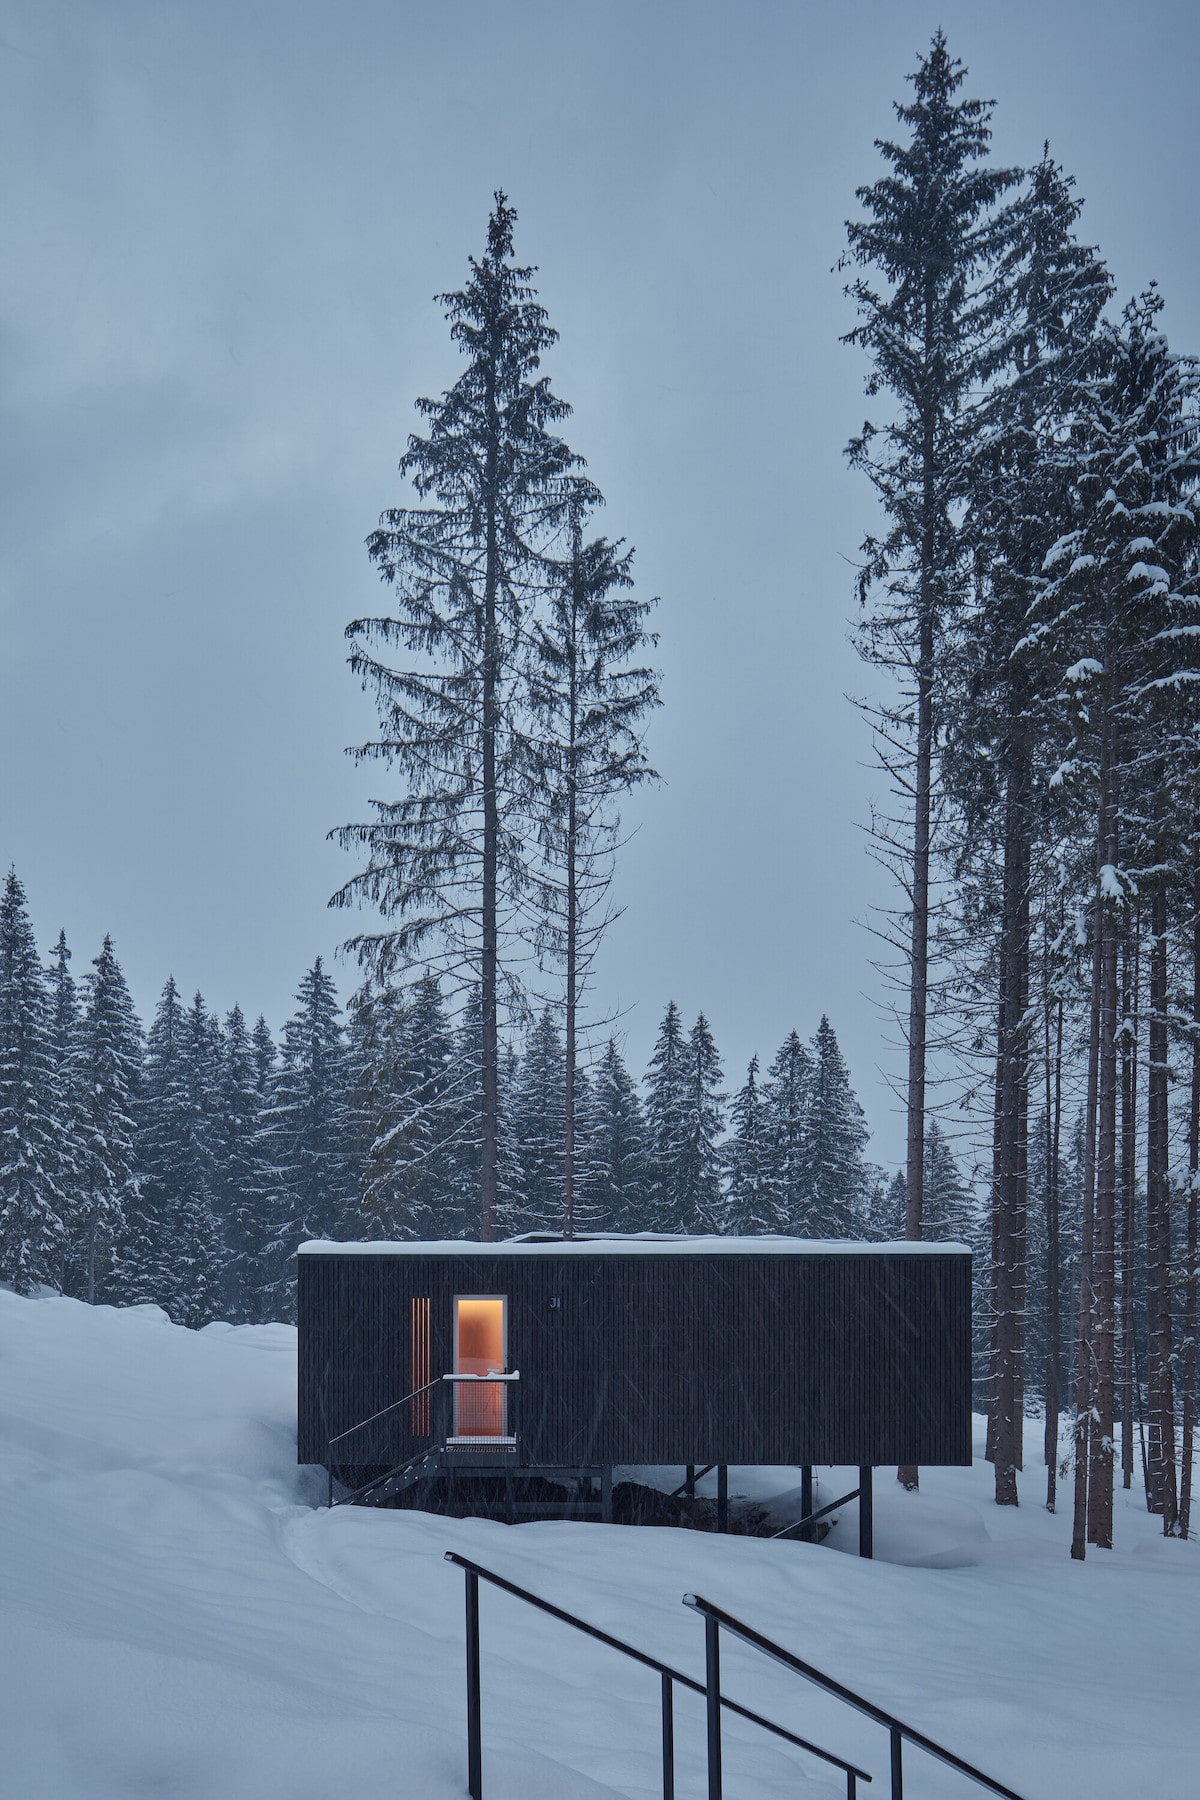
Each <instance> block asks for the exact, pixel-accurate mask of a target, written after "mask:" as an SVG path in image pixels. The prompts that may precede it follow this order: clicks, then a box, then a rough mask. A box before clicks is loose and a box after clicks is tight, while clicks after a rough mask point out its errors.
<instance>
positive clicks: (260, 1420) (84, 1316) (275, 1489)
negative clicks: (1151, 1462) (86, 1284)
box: [0, 1291, 1200, 1800]
mask: <svg viewBox="0 0 1200 1800" xmlns="http://www.w3.org/2000/svg"><path fill="white" fill-rule="evenodd" d="M294 1384H295V1335H294V1333H293V1332H291V1331H290V1330H288V1329H286V1328H284V1327H282V1326H267V1327H242V1328H237V1329H232V1328H230V1327H227V1326H210V1327H209V1328H208V1329H207V1330H205V1331H202V1332H188V1331H184V1330H181V1329H179V1328H177V1327H175V1326H172V1325H170V1324H169V1323H168V1322H167V1321H166V1319H165V1318H164V1317H163V1315H162V1314H161V1313H159V1312H158V1311H157V1310H155V1309H154V1308H148V1307H143V1308H134V1309H132V1310H129V1311H124V1312H120V1311H115V1310H112V1309H109V1308H104V1307H99V1308H88V1307H85V1306H83V1305H80V1304H79V1303H77V1302H74V1301H68V1300H60V1299H56V1298H47V1299H38V1300H20V1299H17V1298H15V1297H14V1296H13V1295H12V1294H10V1293H8V1292H6V1291H0V1546H2V1549H0V1715H2V1716H0V1743H2V1744H3V1751H2V1762H0V1767H2V1768H3V1772H4V1773H3V1780H2V1781H0V1791H2V1792H3V1793H4V1794H5V1795H8V1794H12V1795H20V1796H28V1797H29V1800H142V1797H145V1800H150V1797H151V1796H153V1797H154V1800H164V1797H169V1800H318V1796H319V1797H320V1800H328V1796H330V1795H331V1794H334V1793H346V1792H354V1791H360V1792H363V1793H376V1792H378V1793H381V1794H382V1793H387V1794H389V1795H392V1796H401V1797H402V1800H409V1797H411V1800H451V1797H454V1800H458V1797H459V1796H461V1795H463V1794H464V1793H465V1787H466V1776H465V1754H464V1720H463V1711H464V1708H463V1685H462V1662H463V1646H462V1580H461V1576H460V1575H459V1574H458V1572H457V1571H455V1570H454V1569H452V1568H450V1567H449V1566H448V1565H447V1564H445V1563H444V1561H443V1560H442V1558H443V1552H444V1551H445V1550H447V1549H450V1548H457V1549H460V1550H462V1551H463V1552H465V1553H466V1554H468V1555H471V1556H474V1557H476V1558H477V1559H478V1560H480V1561H481V1562H484V1563H487V1564H490V1565H492V1566H494V1567H496V1568H497V1569H499V1570H501V1571H503V1572H505V1573H507V1574H509V1575H511V1576H512V1577H513V1578H514V1579H515V1580H517V1581H519V1582H522V1583H523V1584H524V1585H527V1586H529V1587H532V1588H534V1589H535V1590H537V1591H539V1592H542V1593H544V1594H547V1595H548V1596H550V1597H552V1598H554V1599H557V1600H558V1601H560V1603H562V1604H564V1605H565V1606H567V1607H569V1608H571V1609H572V1610H574V1611H577V1612H579V1613H581V1614H583V1615H584V1616H585V1617H587V1618H589V1619H592V1620H594V1621H595V1622H597V1623H598V1624H600V1625H603V1626H606V1627H607V1628H608V1629H610V1630H612V1631H614V1632H616V1633H617V1634H618V1635H621V1636H625V1637H628V1638H629V1639H631V1640H632V1641H633V1642H635V1643H637V1644H639V1645H641V1646H644V1647H645V1648H647V1649H650V1650H652V1651H655V1652H657V1653H658V1654H660V1655H662V1656H663V1657H664V1658H666V1659H668V1660H671V1661H674V1662H675V1663H676V1664H677V1665H678V1666H680V1667H683V1668H685V1669H688V1670H690V1671H692V1672H694V1673H696V1674H699V1673H700V1671H701V1669H702V1663H703V1642H702V1637H703V1634H702V1629H701V1626H700V1622H699V1621H698V1619H696V1617H695V1616H694V1615H693V1614H692V1613H690V1612H689V1611H688V1610H687V1609H685V1608H684V1607H683V1606H682V1605H681V1604H680V1600H681V1597H682V1595H683V1594H684V1593H685V1592H686V1591H689V1590H692V1591H696V1592H699V1593H702V1594H705V1595H707V1596H708V1597H710V1598H711V1599H713V1600H715V1601H717V1602H718V1604H721V1605H724V1606H727V1607H728V1608H729V1609H730V1610H731V1611H733V1612H736V1613H739V1614H740V1615H741V1616H742V1617H744V1618H746V1619H747V1620H749V1621H750V1622H751V1623H753V1624H755V1625H757V1626H759V1627H760V1628H761V1629H763V1630H764V1631H766V1632H768V1633H769V1634H771V1635H774V1636H776V1637H778V1638H780V1639H781V1640H783V1641H784V1642H785V1643H788V1644H790V1645H792V1646H793V1647H794V1648H795V1649H796V1650H797V1651H798V1652H799V1653H800V1654H802V1655H804V1656H807V1657H809V1658H810V1659H811V1660H812V1661H814V1662H816V1663H817V1664H818V1665H819V1666H821V1667H824V1668H826V1669H828V1670H829V1672H830V1673H832V1674H834V1675H836V1676H838V1677H840V1678H841V1679H843V1680H845V1681H847V1682H848V1683H850V1684H851V1685H853V1686H856V1687H858V1688H859V1689H860V1690H862V1691H864V1692H865V1693H867V1694H869V1695H870V1696H871V1697H872V1698H874V1699H876V1700H878V1701H879V1702H880V1703H881V1704H883V1705H887V1706H891V1707H893V1708H895V1710H896V1711H898V1712H899V1713H900V1714H901V1715H902V1716H904V1717H906V1718H908V1719H909V1720H910V1721H911V1722H912V1723H913V1724H915V1725H917V1726H919V1727H921V1728H922V1729H924V1730H926V1731H927V1732H929V1733H930V1734H931V1735H933V1736H934V1737H940V1738H942V1739H943V1740H944V1741H945V1742H947V1743H948V1744H949V1745H950V1746H951V1747H952V1748H954V1749H956V1750H958V1751H959V1752H960V1753H961V1754H963V1755H965V1756H968V1757H970V1758H972V1759H974V1760H976V1761H978V1762H979V1763H981V1764H982V1765H983V1766H984V1767H985V1768H988V1769H989V1770H991V1771H993V1772H994V1773H995V1774H997V1775H998V1776H1000V1778H1001V1779H1003V1780H1006V1781H1007V1782H1009V1783H1010V1784H1011V1785H1012V1786H1014V1787H1016V1788H1017V1789H1018V1790H1019V1791H1021V1792H1022V1793H1024V1794H1026V1795H1027V1796H1028V1800H1049V1797H1050V1796H1056V1797H1060V1796H1061V1797H1066V1800H1070V1797H1072V1796H1076V1795H1079V1796H1084V1795H1086V1796H1087V1800H1108V1797H1110V1796H1111V1797H1112V1800H1116V1797H1117V1796H1121V1797H1122V1800H1124V1797H1125V1796H1129V1795H1136V1794H1140V1793H1148V1792H1150V1791H1157V1792H1164V1793H1179V1794H1182V1793H1189V1792H1194V1791H1196V1788H1197V1786H1198V1768H1200V1718H1198V1717H1197V1712H1196V1708H1195V1702H1194V1684H1195V1671H1196V1667H1197V1650H1198V1648H1200V1556H1198V1552H1197V1547H1196V1546H1195V1545H1191V1546H1185V1545H1180V1544H1168V1543H1164V1542H1162V1540H1161V1539H1159V1538H1158V1537H1157V1535H1156V1528H1155V1524H1154V1522H1153V1521H1152V1520H1150V1519H1148V1518H1147V1517H1146V1515H1145V1513H1144V1512H1143V1511H1140V1510H1139V1507H1138V1504H1137V1503H1136V1496H1134V1498H1133V1500H1131V1501H1125V1502H1124V1504H1122V1506H1121V1508H1120V1511H1119V1517H1118V1548H1117V1550H1116V1551H1115V1552H1113V1553H1112V1554H1110V1555H1105V1556H1101V1555H1099V1554H1098V1553H1093V1554H1092V1556H1091V1557H1090V1558H1089V1560H1088V1561H1087V1563H1086V1564H1084V1565H1082V1566H1080V1565H1076V1564H1072V1563H1071V1562H1070V1560H1069V1558H1068V1555H1067V1544H1068V1539H1069V1529H1070V1522H1069V1519H1068V1518H1067V1517H1066V1516H1065V1515H1060V1516H1059V1517H1057V1518H1050V1517H1048V1516H1047V1515H1046V1514H1045V1512H1044V1511H1042V1510H1041V1509H1040V1508H1039V1507H1038V1506H1037V1505H1036V1493H1037V1490H1038V1488H1039V1486H1040V1480H1041V1473H1040V1470H1037V1469H1034V1470H1032V1471H1031V1474H1030V1476H1029V1477H1028V1478H1027V1481H1026V1487H1027V1490H1028V1493H1029V1502H1030V1503H1029V1504H1028V1505H1027V1506H1026V1507H1024V1508H1022V1509H1021V1510H1020V1511H1019V1512H1016V1513H1010V1512H999V1511H997V1509H996V1508H995V1507H993V1506H991V1505H990V1504H989V1502H988V1479H989V1473H990V1472H989V1471H988V1470H987V1468H986V1466H985V1465H982V1464H977V1465H976V1467H975V1468H974V1469H972V1470H933V1471H928V1472H926V1475H925V1477H924V1488H923V1491H922V1493H921V1494H920V1495H917V1496H911V1497H910V1496H905V1495H903V1494H901V1493H900V1492H899V1490H897V1489H894V1485H893V1484H892V1483H891V1482H890V1481H888V1480H886V1479H883V1478H881V1479H880V1480H879V1483H878V1498H877V1506H876V1519H877V1542H878V1548H879V1551H880V1553H881V1554H880V1559H879V1560H877V1561H876V1562H875V1563H873V1564H866V1563H860V1562H858V1561H857V1560H856V1559H855V1558H853V1557H852V1556H840V1555H838V1554H836V1553H835V1549H834V1548H832V1547H831V1546H830V1545H828V1544H827V1545H825V1546H822V1547H820V1548H818V1547H815V1546H807V1545H800V1544H770V1543H767V1542H764V1541H761V1540H753V1539H746V1538H728V1539H718V1538H716V1537H714V1536H709V1535H707V1534H703V1533H699V1532H679V1531H665V1530H643V1531H638V1530H632V1529H628V1528H622V1527H619V1526H616V1527H604V1526H600V1525H594V1524H579V1525H575V1524H550V1525H546V1524H542V1525H522V1526H518V1527H516V1528H514V1529H508V1528H506V1527H504V1526H502V1525H497V1524H492V1523H488V1522H486V1521H473V1520H467V1521H453V1520H443V1519H439V1518H434V1517H431V1516H427V1515H423V1514H419V1513H410V1514H405V1513H375V1512H370V1511H366V1510H363V1509H355V1508H346V1509H343V1510H339V1511H335V1512H334V1513H332V1514H331V1513H328V1512H325V1511H323V1510H320V1509H319V1508H318V1507H317V1506H316V1505H315V1502H316V1501H317V1499H318V1498H319V1494H320V1486H319V1481H318V1479H316V1478H315V1477H314V1475H313V1474H312V1472H308V1471H297V1469H296V1468H295V1465H294V1461H293V1457H294V1436H293V1432H294ZM843 1473H846V1474H847V1475H848V1472H837V1471H833V1472H822V1483H823V1486H822V1492H823V1494H824V1495H825V1496H827V1497H830V1498H832V1497H835V1496H836V1495H837V1494H838V1493H839V1492H841V1491H843V1490H842V1488H841V1487H840V1486H839V1485H838V1483H839V1481H841V1479H842V1474H843ZM794 1479H795V1476H794V1472H790V1473H789V1472H787V1471H778V1472H763V1471H757V1472H753V1473H752V1474H751V1473H750V1472H748V1474H747V1482H746V1486H747V1487H748V1488H750V1489H752V1490H753V1491H755V1492H756V1493H758V1494H759V1495H763V1494H765V1493H767V1492H768V1491H769V1490H770V1489H771V1488H772V1487H774V1488H775V1489H779V1488H782V1487H786V1486H788V1485H789V1484H791V1483H792V1482H794ZM852 1484H853V1483H852V1480H851V1479H849V1478H847V1479H846V1481H845V1486H846V1487H849V1486H851V1485H852ZM734 1485H735V1487H736V1486H737V1483H736V1482H735V1483H734ZM855 1531H856V1522H855V1519H854V1514H853V1508H848V1509H847V1512H846V1516H845V1519H844V1520H843V1522H842V1523H841V1524H840V1525H839V1526H838V1528H837V1529H836V1530H835V1533H834V1536H833V1539H832V1540H831V1544H833V1545H836V1544H837V1543H838V1541H839V1539H841V1538H842V1537H844V1538H845V1540H846V1543H847V1547H850V1546H852V1544H853V1541H854V1537H855ZM482 1612H483V1681H484V1745H485V1763H484V1771H485V1788H486V1792H487V1795H488V1800H588V1797H589V1796H591V1797H593V1800H598V1797H599V1796H600V1795H603V1794H612V1793H614V1792H615V1793H619V1794H622V1795H626V1796H630V1797H631V1800H632V1797H634V1796H636V1797H637V1800H643V1797H645V1800H650V1797H651V1796H655V1795H657V1794H658V1793H660V1792H661V1787H660V1777H659V1765H658V1760H657V1743H658V1687H657V1682H656V1681H655V1680H654V1678H653V1677H652V1676H650V1675H648V1674H647V1673H646V1672H645V1671H642V1670H639V1669H638V1668H637V1667H635V1666H634V1665H632V1664H628V1663H626V1662H624V1661H622V1660H620V1659H617V1658H616V1657H615V1656H614V1655H613V1654H612V1653H610V1652H608V1651H605V1650H604V1649H603V1648H602V1647H601V1646H599V1645H594V1644H592V1643H591V1642H590V1641H588V1640H586V1639H584V1638H582V1637H581V1636H579V1635H578V1634H575V1633H568V1632H567V1631H566V1629H565V1628H564V1627H562V1626H559V1625H557V1624H556V1623H555V1622H554V1621H553V1620H550V1619H545V1618H543V1617H541V1616H540V1615H536V1614H534V1613H532V1612H531V1611H530V1610H529V1609H528V1608H520V1607H518V1605H517V1603H516V1602H514V1601H510V1600H509V1599H508V1598H507V1597H505V1596H502V1595H498V1594H496V1593H495V1592H494V1591H491V1592H489V1591H486V1590H485V1592H484V1596H483V1602H482ZM724 1668H725V1675H726V1683H727V1687H728V1689H729V1691H730V1692H731V1693H733V1694H734V1695H735V1696H736V1697H737V1698H740V1699H743V1700H745V1701H747V1702H748V1703H749V1704H751V1705H753V1706H756V1707H757V1708H759V1709H760V1710H762V1711H764V1712H766V1713H768V1714H770V1715H771V1716H773V1717H775V1718H777V1719H779V1720H780V1721H781V1722H783V1723H785V1724H791V1725H792V1726H793V1728H794V1729H796V1730H798V1731H800V1732H803V1733H805V1734H807V1735H810V1736H812V1737H814V1738H816V1739H817V1740H818V1741H821V1742H825V1743H827V1744H828V1745H829V1746H830V1747H831V1748H834V1749H836V1750H839V1751H841V1752H842V1753H844V1754H846V1755H848V1756H850V1757H853V1758H854V1759H856V1760H858V1761H860V1762H863V1763H864V1764H865V1766H866V1767H868V1768H870V1769H872V1770H875V1771H876V1772H877V1775H878V1776H879V1777H882V1776H883V1775H884V1769H885V1756H886V1745H885V1744H884V1743H883V1742H882V1741H881V1734H880V1733H879V1732H877V1731H876V1730H875V1729H874V1728H873V1727H872V1726H871V1725H870V1724H869V1723H868V1722H866V1721H864V1720H861V1719H859V1718H858V1717H857V1716H856V1715H852V1714H849V1713H846V1712H844V1711H843V1710H842V1709H839V1708H837V1707H836V1706H835V1705H833V1704H832V1703H830V1702H827V1701H826V1700H825V1698H824V1697H823V1696H821V1695H819V1694H817V1693H816V1692H814V1691H812V1690H809V1689H806V1688H804V1687H802V1686H799V1685H798V1684H795V1683H793V1682H791V1681H789V1679H788V1677H787V1676H786V1675H785V1674H784V1672H783V1671H782V1670H780V1669H777V1668H776V1667H775V1666H774V1665H772V1664H768V1663H765V1662H762V1661H761V1660H756V1659H754V1658H753V1657H752V1656H751V1654H750V1653H749V1652H748V1651H746V1652H743V1651H742V1650H740V1649H739V1648H737V1647H735V1646H732V1645H730V1646H728V1647H727V1649H726V1652H725V1657H724ZM677 1729H678V1736H679V1746H680V1748H679V1786H678V1792H679V1796H680V1800H692V1797H693V1796H695V1797H696V1800H699V1796H701V1795H702V1794H703V1792H704V1777H703V1766H704V1765H703V1747H702V1746H703V1731H702V1721H701V1717H700V1709H699V1703H698V1702H695V1701H693V1700H692V1699H691V1698H690V1697H688V1696H682V1697H681V1698H680V1699H679V1700H678V1702H677ZM725 1761H726V1792H727V1794H728V1796H729V1800H752V1797H754V1800H773V1797H774V1796H777V1795H778V1796H780V1797H782V1796H784V1795H788V1796H795V1795H800V1796H806V1795H811V1796H813V1800H824V1797H825V1796H832V1795H835V1794H839V1793H844V1787H843V1786H842V1785H841V1783H840V1782H839V1781H836V1780H834V1779H831V1777H830V1775H829V1774H828V1773H826V1772H825V1771H823V1770H822V1769H821V1768H820V1766H819V1765H815V1764H813V1763H812V1762H811V1761H808V1762H806V1761H805V1759H804V1758H802V1757H801V1756H800V1754H799V1753H798V1752H792V1751H790V1750H788V1749H787V1748H786V1746H783V1745H779V1746H778V1747H777V1746H776V1743H775V1741H773V1740H770V1739H768V1738H766V1737H765V1735H764V1734H762V1733H760V1732H756V1731H755V1730H754V1729H753V1728H752V1727H750V1726H748V1725H743V1724H741V1723H739V1722H736V1721H735V1722H731V1723H729V1724H728V1725H727V1738H726V1759H725ZM907 1776H908V1779H907V1783H906V1793H907V1794H908V1795H909V1796H910V1800H919V1797H920V1796H933V1797H936V1796H942V1795H945V1796H951V1795H963V1794H968V1795H969V1794H971V1793H973V1792H978V1791H980V1790H976V1789H974V1788H972V1787H970V1786H968V1785H967V1784H965V1783H963V1782H961V1781H959V1780H958V1779H957V1778H955V1777H953V1776H952V1775H951V1774H950V1773H949V1772H948V1771H945V1770H943V1769H940V1768H938V1767H936V1766H934V1765H932V1764H929V1763H928V1762H926V1761H924V1760H923V1759H921V1758H919V1757H917V1756H915V1755H914V1756H912V1758H911V1761H910V1762H909V1764H908V1767H907ZM359 1784H362V1785H361V1787H360V1786H359ZM886 1791H887V1784H886V1779H882V1780H881V1779H877V1782H876V1784H875V1786H874V1787H873V1788H872V1789H868V1790H866V1792H868V1793H871V1792H874V1793H875V1794H880V1793H881V1792H882V1793H886Z"/></svg>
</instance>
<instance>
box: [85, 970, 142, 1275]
mask: <svg viewBox="0 0 1200 1800" xmlns="http://www.w3.org/2000/svg"><path fill="white" fill-rule="evenodd" d="M92 969H93V973H91V974H89V975H88V976H87V977H86V979H85V1008H84V1013H83V1018H82V1021H81V1023H80V1026H79V1030H78V1033H77V1040H76V1041H77V1044H78V1065H77V1066H78V1070H79V1082H78V1110H77V1114H76V1117H77V1135H76V1143H77V1176H76V1180H77V1196H78V1198H77V1206H76V1213H75V1218H74V1221H73V1236H74V1240H75V1255H74V1259H73V1260H74V1262H75V1265H76V1267H77V1270H78V1273H79V1276H80V1293H81V1297H82V1298H83V1299H85V1300H88V1301H92V1302H94V1301H95V1300H96V1299H97V1298H98V1297H99V1296H100V1295H101V1294H102V1293H105V1292H107V1285H108V1278H109V1276H110V1273H111V1271H112V1265H113V1259H114V1256H115V1255H116V1251H117V1247H118V1245H119V1244H120V1242H121V1239H122V1237H123V1235H124V1232H125V1223H126V1216H127V1213H128V1211H129V1209H130V1207H131V1206H132V1205H133V1204H134V1202H135V1199H136V1193H137V1181H138V1147H137V1110H138V1084H139V1082H140V1079H141V1073H142V1027H141V1023H140V1021H139V1020H138V1016H137V1013H136V1012H135V1011H134V1006H133V1001H132V999H131V998H130V994H129V989H128V987H127V986H126V983H125V976H124V974H123V973H122V970H121V965H120V963H119V962H118V961H117V958H116V953H115V951H114V950H113V943H112V939H111V938H110V937H105V939H104V944H103V946H102V948H101V951H100V954H99V956H97V957H96V959H95V961H94V962H93V964H92Z"/></svg>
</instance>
